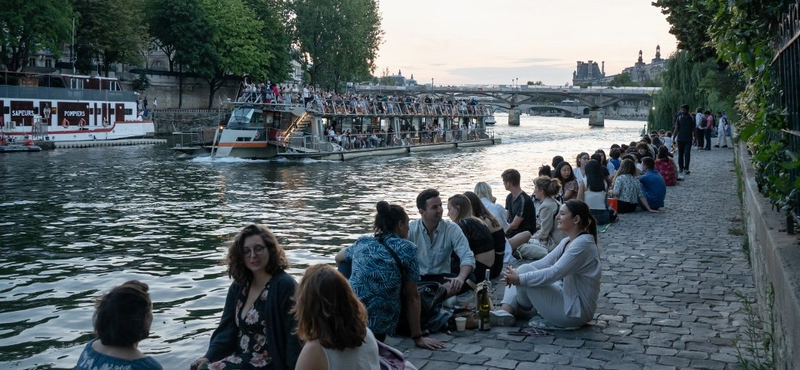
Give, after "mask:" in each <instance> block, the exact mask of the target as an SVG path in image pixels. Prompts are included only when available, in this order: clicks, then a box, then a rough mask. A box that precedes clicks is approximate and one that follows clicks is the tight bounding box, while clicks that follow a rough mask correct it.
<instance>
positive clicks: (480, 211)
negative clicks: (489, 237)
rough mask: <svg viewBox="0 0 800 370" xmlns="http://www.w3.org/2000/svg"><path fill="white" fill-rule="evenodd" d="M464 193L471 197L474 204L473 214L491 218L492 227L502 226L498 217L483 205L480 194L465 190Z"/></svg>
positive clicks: (478, 216) (470, 199)
mask: <svg viewBox="0 0 800 370" xmlns="http://www.w3.org/2000/svg"><path fill="white" fill-rule="evenodd" d="M464 195H465V196H466V197H467V199H469V203H470V204H472V215H473V216H475V217H477V218H480V219H482V220H489V223H490V224H491V226H492V227H500V222H499V221H497V218H496V217H494V215H493V214H492V213H491V212H489V210H488V209H486V206H484V205H483V202H481V198H478V194H475V193H473V192H471V191H467V192H464Z"/></svg>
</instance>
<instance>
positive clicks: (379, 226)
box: [373, 201, 408, 237]
mask: <svg viewBox="0 0 800 370" xmlns="http://www.w3.org/2000/svg"><path fill="white" fill-rule="evenodd" d="M375 209H376V210H377V211H378V213H376V214H375V223H374V224H373V231H375V236H376V237H377V236H381V235H384V234H389V233H395V232H396V231H397V223H399V222H400V221H408V214H407V213H406V210H405V209H403V207H401V206H398V205H396V204H389V203H388V202H385V201H380V202H378V203H376V204H375Z"/></svg>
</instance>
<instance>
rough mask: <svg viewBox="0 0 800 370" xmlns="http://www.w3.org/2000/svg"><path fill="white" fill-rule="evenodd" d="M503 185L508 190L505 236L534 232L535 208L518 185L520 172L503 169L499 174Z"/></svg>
mask: <svg viewBox="0 0 800 370" xmlns="http://www.w3.org/2000/svg"><path fill="white" fill-rule="evenodd" d="M501 176H502V178H503V185H504V186H505V188H506V190H508V191H509V194H508V196H507V197H506V217H507V221H508V231H506V237H507V238H510V237H512V236H514V235H517V234H519V233H521V232H523V231H528V232H530V233H531V234H534V233H536V210H535V208H534V207H533V200H532V199H531V197H530V196H529V195H528V194H526V193H525V192H524V191H522V188H520V186H519V182H520V174H519V171H517V170H515V169H508V170H505V171H503V174H502V175H501Z"/></svg>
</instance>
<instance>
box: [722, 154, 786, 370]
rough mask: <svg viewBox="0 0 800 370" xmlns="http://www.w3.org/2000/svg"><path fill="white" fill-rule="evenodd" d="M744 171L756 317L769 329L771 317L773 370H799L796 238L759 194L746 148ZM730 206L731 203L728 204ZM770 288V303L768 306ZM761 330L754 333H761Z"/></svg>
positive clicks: (740, 161) (779, 214) (778, 213)
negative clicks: (774, 369) (774, 355)
mask: <svg viewBox="0 0 800 370" xmlns="http://www.w3.org/2000/svg"><path fill="white" fill-rule="evenodd" d="M737 151H738V153H737V155H738V156H739V166H740V168H741V170H742V181H743V184H742V185H743V191H744V194H743V199H744V207H743V208H744V213H745V214H744V217H745V222H746V224H747V236H748V241H749V245H750V261H751V265H752V268H753V279H754V280H755V285H756V290H757V294H758V308H759V309H758V312H759V314H760V316H761V318H762V319H763V320H765V322H766V325H767V327H765V328H764V330H768V329H769V325H770V323H769V322H768V320H769V313H770V312H772V313H773V322H772V324H773V325H774V328H775V333H774V334H775V338H774V340H775V341H774V344H773V348H774V350H775V354H776V357H777V358H776V364H775V365H776V366H775V368H776V369H798V368H800V240H799V239H798V238H799V237H800V235H789V234H787V233H786V226H785V217H784V216H783V215H782V213H781V212H777V211H775V210H774V209H773V208H772V206H771V204H770V203H769V201H768V200H767V199H766V198H764V197H763V196H762V195H761V193H759V192H758V186H757V185H756V182H755V175H754V171H753V168H752V165H751V164H750V163H751V162H750V157H749V156H748V155H747V147H746V146H745V144H744V143H740V144H739V146H738V150H737ZM731 201H734V200H731ZM770 286H772V289H774V293H775V300H774V303H773V304H771V302H770V300H769V295H768V290H769V289H770ZM759 329H761V328H757V329H756V330H759Z"/></svg>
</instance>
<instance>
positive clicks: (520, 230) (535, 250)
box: [77, 134, 677, 370]
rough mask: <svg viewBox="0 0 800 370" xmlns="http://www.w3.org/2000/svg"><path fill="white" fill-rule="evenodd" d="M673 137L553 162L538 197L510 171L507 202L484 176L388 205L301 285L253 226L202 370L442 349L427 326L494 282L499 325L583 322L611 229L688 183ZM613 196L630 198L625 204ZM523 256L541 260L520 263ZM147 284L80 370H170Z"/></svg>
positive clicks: (367, 360) (323, 364) (238, 248)
mask: <svg viewBox="0 0 800 370" xmlns="http://www.w3.org/2000/svg"><path fill="white" fill-rule="evenodd" d="M664 138H666V137H664ZM663 143H664V140H662V137H660V136H659V135H658V134H654V135H653V136H652V137H646V138H644V139H643V140H642V141H641V142H639V143H631V145H621V146H618V145H613V146H612V147H611V148H610V158H606V155H605V152H604V151H603V150H597V151H595V153H594V154H592V155H589V154H588V153H580V154H578V155H577V156H576V161H575V167H572V165H570V164H569V163H568V162H566V161H564V160H563V158H561V157H560V156H559V157H556V158H554V160H553V162H552V168H554V170H551V166H548V165H545V166H542V168H541V169H540V171H539V173H538V176H537V177H536V178H535V179H534V180H533V186H534V187H533V191H532V194H533V198H531V196H529V195H528V194H527V193H526V192H525V191H524V190H523V189H522V187H521V174H520V173H519V171H517V170H514V169H508V170H506V171H504V172H503V173H502V174H501V175H500V179H502V182H503V186H504V188H505V190H507V191H508V195H507V196H506V199H505V203H504V206H503V205H500V204H497V203H495V202H496V200H497V199H496V198H495V197H494V196H493V195H492V189H491V187H490V186H489V185H488V184H487V183H485V182H480V183H478V184H476V185H475V187H474V189H473V191H465V192H464V193H463V194H453V195H451V196H449V197H448V198H447V202H446V203H445V202H444V201H443V199H442V196H441V195H440V193H439V191H437V190H436V189H425V190H423V191H422V192H420V193H419V194H418V196H417V198H416V207H417V212H419V218H418V219H415V220H410V218H409V216H408V214H407V213H406V210H405V209H403V207H401V206H399V205H394V204H389V203H387V202H384V201H380V202H378V203H377V204H376V215H375V218H374V222H373V224H372V226H373V233H372V235H368V236H362V237H360V238H358V239H357V240H356V241H355V242H354V243H353V244H352V245H351V246H349V247H347V248H344V249H342V250H341V251H340V252H339V253H338V254H337V255H336V256H335V261H336V264H337V266H338V269H339V271H336V269H334V268H333V267H331V266H328V265H324V264H323V265H317V266H312V267H309V268H308V270H306V273H305V276H304V277H303V279H302V280H301V282H300V284H299V287H298V284H297V283H296V282H295V280H294V279H293V278H292V277H291V276H289V275H288V274H287V273H286V270H287V269H288V268H289V263H288V260H287V258H286V256H285V253H284V250H283V248H282V247H281V246H280V245H279V244H278V240H277V238H276V237H275V235H274V234H273V233H272V232H271V231H270V230H269V229H268V228H267V227H266V226H263V225H249V226H247V227H245V228H244V229H243V230H242V231H241V232H240V233H239V234H238V235H237V236H236V238H235V239H234V241H233V242H232V243H231V245H230V246H229V248H228V252H227V255H226V257H225V264H226V266H227V273H228V276H229V277H230V278H231V279H232V280H233V282H232V283H231V285H230V288H229V289H228V294H227V298H226V300H225V305H224V309H223V311H222V315H221V318H220V321H219V325H218V327H217V328H216V330H214V332H213V333H212V334H211V337H210V342H209V346H208V350H207V351H206V353H205V354H204V355H203V356H202V357H200V358H199V359H197V360H196V361H194V362H193V363H192V364H191V368H192V369H222V368H226V369H238V368H248V369H277V370H280V369H329V368H331V369H332V368H348V369H375V368H377V361H378V348H379V347H380V346H384V345H383V344H382V342H383V341H384V340H385V339H386V337H387V336H389V335H405V336H410V337H411V338H412V339H413V341H414V343H415V345H416V346H418V347H420V348H427V349H441V348H444V346H445V345H444V343H442V342H440V341H438V340H436V339H433V338H430V337H428V336H427V334H428V333H431V332H436V331H440V330H447V329H448V328H451V327H452V326H451V325H453V323H452V320H451V319H452V318H453V307H454V306H456V305H457V304H458V302H460V301H459V298H461V297H469V294H470V293H471V292H473V290H474V289H476V287H477V286H478V285H477V284H481V283H482V282H483V281H484V280H485V279H486V278H489V279H497V278H499V280H500V282H501V283H502V285H503V286H504V292H503V297H502V301H501V304H500V306H499V307H498V308H497V309H495V310H493V311H492V312H491V319H492V324H493V325H513V324H514V323H515V322H516V320H517V319H518V318H522V319H526V320H530V325H532V326H537V327H541V328H551V329H552V328H556V329H564V330H570V329H576V328H580V327H582V326H583V325H585V324H586V323H587V322H589V321H590V320H592V319H593V318H594V314H595V311H596V309H597V300H598V296H599V293H600V278H601V275H602V263H601V261H600V253H599V247H598V245H597V238H598V232H599V229H600V227H601V226H602V225H605V224H608V223H610V222H613V221H614V220H615V218H616V213H617V212H619V213H626V212H634V211H636V210H637V209H638V208H642V209H644V210H647V211H649V212H658V210H659V209H660V208H662V207H663V206H664V197H665V194H666V186H667V185H674V183H675V182H674V181H673V179H675V178H676V177H677V176H676V174H675V173H676V172H677V171H676V170H675V163H674V162H673V161H672V158H671V157H670V154H671V151H670V149H669V147H667V146H664V145H663ZM654 158H656V159H654ZM665 179H670V180H668V181H665ZM609 196H613V197H615V198H616V199H617V212H615V211H614V210H613V209H611V208H609V206H608V203H609V202H608V198H609ZM445 209H446V211H447V217H448V218H449V220H446V219H444V217H443V216H444V214H445ZM515 258H520V259H522V260H527V261H530V262H528V263H522V264H518V265H517V267H516V268H515V267H513V265H512V262H513V261H514V260H515ZM503 266H506V267H505V268H504V267H503ZM147 291H148V287H147V285H145V284H143V283H140V282H138V281H130V282H127V283H125V284H123V285H121V286H119V287H117V288H114V289H113V290H112V291H111V292H109V293H108V294H107V295H105V296H104V297H103V298H102V299H101V300H100V301H99V304H98V306H97V313H96V314H95V333H96V334H97V337H98V338H97V339H94V340H92V341H90V342H89V343H88V344H87V345H86V347H85V349H84V352H83V353H82V354H81V357H80V359H79V361H78V367H77V369H79V370H90V369H96V368H104V367H103V366H106V367H109V366H110V367H113V366H127V368H132V369H140V370H151V369H152V370H155V369H161V366H160V365H159V364H158V363H157V362H156V361H155V360H154V359H153V358H152V357H149V356H146V355H144V354H143V353H142V352H140V351H139V350H138V349H137V344H138V342H139V341H141V340H143V339H145V338H147V337H148V334H149V328H150V324H151V323H152V321H153V315H152V303H151V301H150V297H149V294H148V293H147ZM451 297H454V298H451ZM398 301H399V302H402V305H398V304H397V302H398ZM467 301H470V299H467ZM401 306H402V309H401ZM111 312H114V314H113V315H110V313H111Z"/></svg>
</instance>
